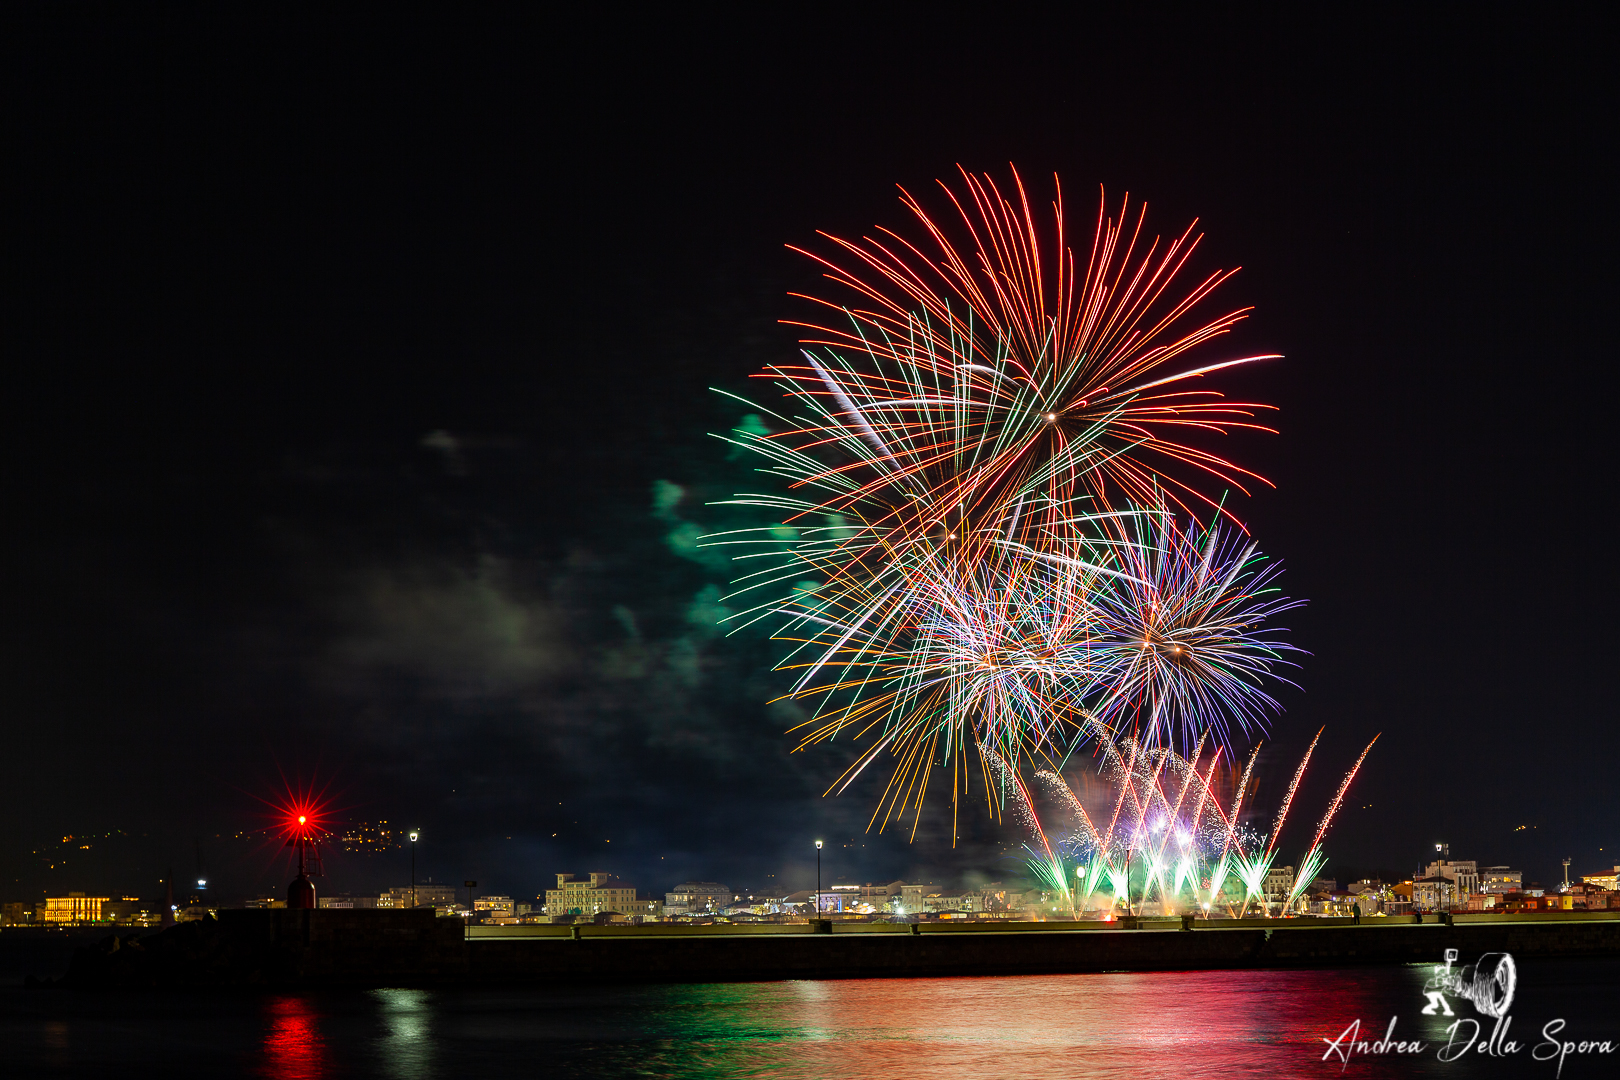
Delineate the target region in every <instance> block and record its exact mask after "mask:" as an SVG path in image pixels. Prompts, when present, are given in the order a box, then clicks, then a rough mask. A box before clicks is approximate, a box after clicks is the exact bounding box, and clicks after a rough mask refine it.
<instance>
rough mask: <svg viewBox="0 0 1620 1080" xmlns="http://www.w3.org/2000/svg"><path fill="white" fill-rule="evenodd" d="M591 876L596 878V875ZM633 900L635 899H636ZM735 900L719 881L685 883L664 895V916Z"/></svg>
mask: <svg viewBox="0 0 1620 1080" xmlns="http://www.w3.org/2000/svg"><path fill="white" fill-rule="evenodd" d="M591 876H592V877H595V876H596V875H594V874H593V875H591ZM547 896H548V902H549V896H550V894H549V893H548V894H547ZM631 899H634V897H632V898H631ZM735 899H736V894H735V893H733V892H732V891H731V889H730V888H728V887H727V886H725V885H722V884H720V883H719V882H718V881H683V882H682V883H681V884H679V885H677V886H675V888H673V889H671V890H670V891H669V892H667V893H665V894H664V914H666V915H701V914H707V913H710V912H714V911H720V910H723V909H724V908H726V907H728V906H729V905H730V904H731V903H732V902H733V901H734V900H735ZM615 910H617V909H615Z"/></svg>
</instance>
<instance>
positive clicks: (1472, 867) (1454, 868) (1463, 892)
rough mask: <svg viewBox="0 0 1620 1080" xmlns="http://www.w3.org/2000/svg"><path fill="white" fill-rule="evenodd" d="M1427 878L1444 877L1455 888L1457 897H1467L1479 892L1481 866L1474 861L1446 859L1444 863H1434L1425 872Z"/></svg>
mask: <svg viewBox="0 0 1620 1080" xmlns="http://www.w3.org/2000/svg"><path fill="white" fill-rule="evenodd" d="M1423 876H1424V877H1426V878H1437V877H1442V878H1445V879H1446V880H1447V881H1449V882H1451V883H1452V885H1453V886H1455V889H1454V892H1455V894H1456V895H1457V896H1467V895H1468V894H1469V893H1474V892H1479V891H1480V889H1479V864H1477V863H1476V862H1474V860H1473V859H1467V860H1461V861H1457V862H1453V861H1452V860H1450V859H1446V860H1444V861H1442V862H1432V863H1430V864H1429V865H1428V867H1427V868H1426V869H1425V870H1424V871H1423Z"/></svg>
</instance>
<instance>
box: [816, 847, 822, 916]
mask: <svg viewBox="0 0 1620 1080" xmlns="http://www.w3.org/2000/svg"><path fill="white" fill-rule="evenodd" d="M816 917H817V918H818V919H819V918H820V917H821V841H820V840H817V841H816Z"/></svg>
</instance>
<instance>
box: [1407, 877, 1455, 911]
mask: <svg viewBox="0 0 1620 1080" xmlns="http://www.w3.org/2000/svg"><path fill="white" fill-rule="evenodd" d="M1459 896H1464V897H1466V896H1467V894H1466V893H1458V891H1457V883H1456V882H1455V881H1452V880H1451V879H1450V878H1448V877H1440V876H1439V875H1435V876H1434V877H1420V878H1417V879H1416V880H1414V881H1413V882H1412V906H1413V907H1414V908H1416V909H1417V910H1418V911H1450V910H1451V909H1452V907H1453V906H1455V905H1456V904H1457V903H1458V897H1459Z"/></svg>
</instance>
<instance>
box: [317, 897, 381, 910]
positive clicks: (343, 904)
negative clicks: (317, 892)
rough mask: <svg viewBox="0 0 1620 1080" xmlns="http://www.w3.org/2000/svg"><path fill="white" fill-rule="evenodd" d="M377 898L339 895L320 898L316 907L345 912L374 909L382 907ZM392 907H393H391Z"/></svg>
mask: <svg viewBox="0 0 1620 1080" xmlns="http://www.w3.org/2000/svg"><path fill="white" fill-rule="evenodd" d="M379 899H380V898H379V897H376V896H350V895H349V894H348V893H339V894H338V895H336V896H320V897H316V899H315V906H316V907H323V908H338V909H340V910H343V911H348V910H352V909H355V908H374V907H378V906H380V905H379V904H378V903H377V901H378V900H379ZM389 906H392V905H389Z"/></svg>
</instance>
